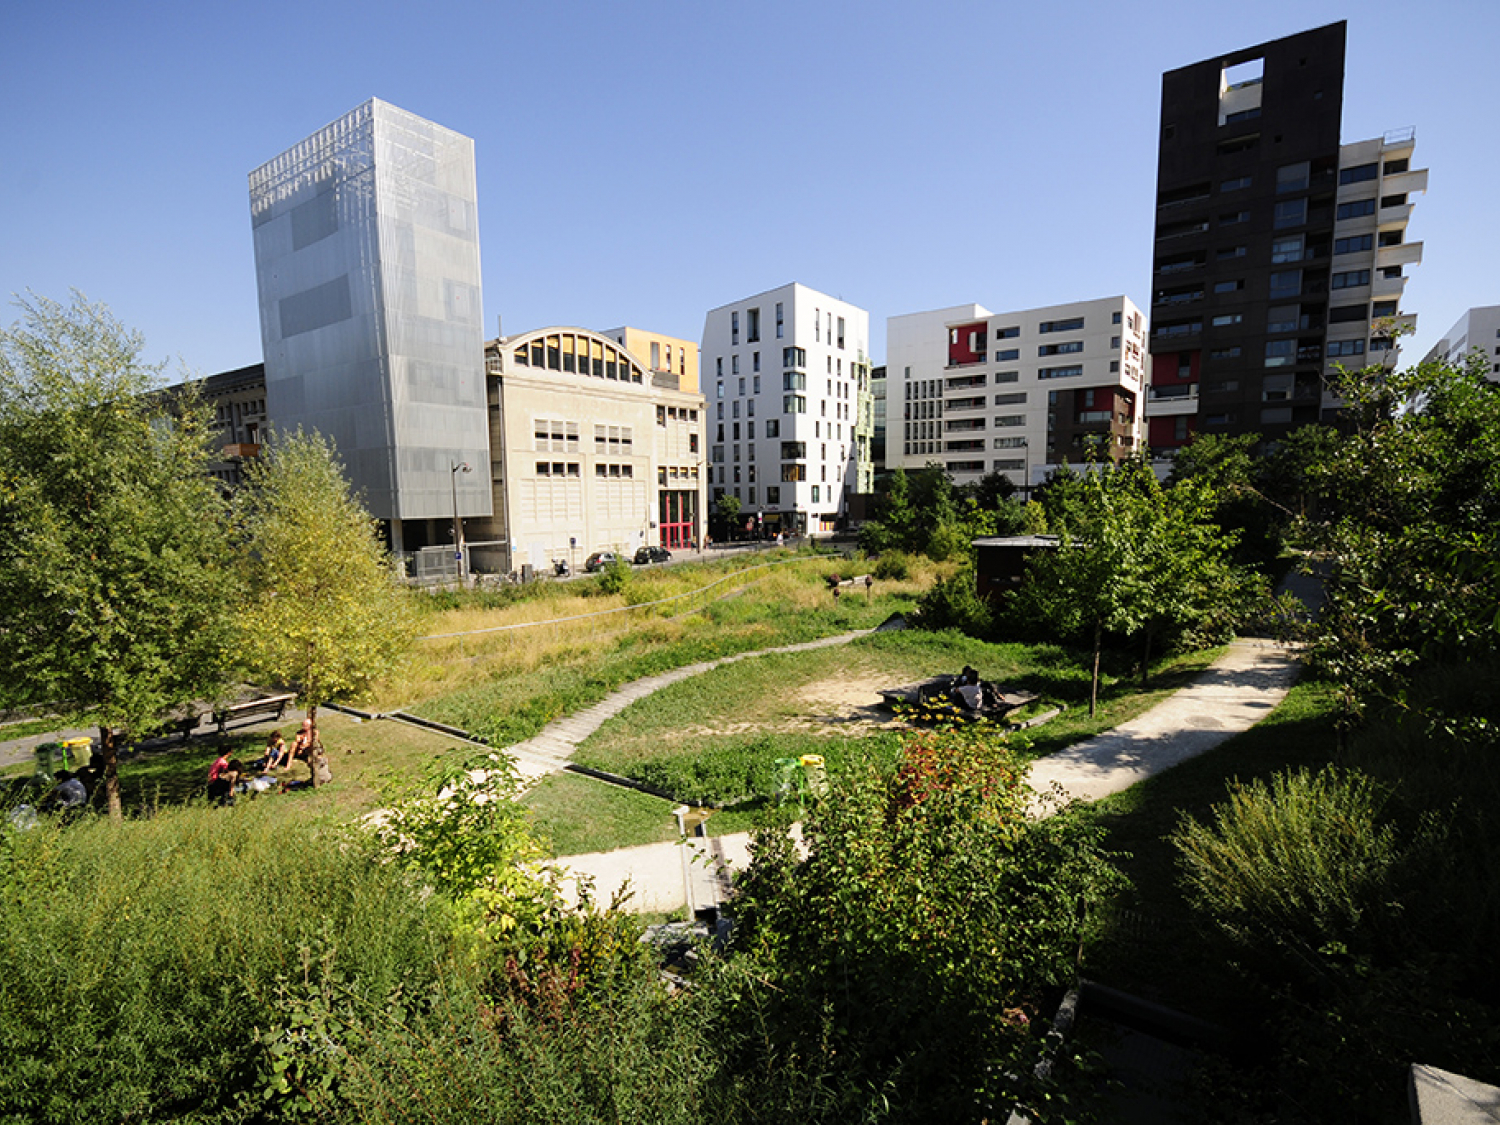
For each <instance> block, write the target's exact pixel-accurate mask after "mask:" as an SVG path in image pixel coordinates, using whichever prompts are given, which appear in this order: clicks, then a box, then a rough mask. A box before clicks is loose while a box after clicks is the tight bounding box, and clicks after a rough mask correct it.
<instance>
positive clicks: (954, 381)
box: [943, 360, 985, 391]
mask: <svg viewBox="0 0 1500 1125" xmlns="http://www.w3.org/2000/svg"><path fill="white" fill-rule="evenodd" d="M979 362H983V361H982V360H980V361H979ZM950 366H951V365H950ZM984 385H985V376H984V375H954V376H951V377H950V378H948V379H945V380H944V381H943V389H944V390H949V391H964V390H968V389H969V388H970V387H982V386H984Z"/></svg>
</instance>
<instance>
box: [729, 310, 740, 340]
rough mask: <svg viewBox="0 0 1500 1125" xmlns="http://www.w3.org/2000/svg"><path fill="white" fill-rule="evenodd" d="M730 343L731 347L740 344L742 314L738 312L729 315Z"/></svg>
mask: <svg viewBox="0 0 1500 1125" xmlns="http://www.w3.org/2000/svg"><path fill="white" fill-rule="evenodd" d="M729 342H730V344H731V345H737V344H738V343H739V342H740V314H739V313H737V312H732V313H730V314H729Z"/></svg>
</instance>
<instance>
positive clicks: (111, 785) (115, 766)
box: [99, 725, 125, 820]
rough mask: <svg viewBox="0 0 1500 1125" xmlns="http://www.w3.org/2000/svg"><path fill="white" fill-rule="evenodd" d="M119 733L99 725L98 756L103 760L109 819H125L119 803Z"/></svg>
mask: <svg viewBox="0 0 1500 1125" xmlns="http://www.w3.org/2000/svg"><path fill="white" fill-rule="evenodd" d="M119 749H120V747H119V735H118V733H117V732H115V731H114V730H112V729H110V728H109V727H107V726H103V725H101V726H100V727H99V756H100V757H101V758H102V759H103V760H104V797H105V800H106V801H107V802H108V804H109V818H110V819H111V820H124V819H125V806H124V805H123V804H121V803H120V758H119Z"/></svg>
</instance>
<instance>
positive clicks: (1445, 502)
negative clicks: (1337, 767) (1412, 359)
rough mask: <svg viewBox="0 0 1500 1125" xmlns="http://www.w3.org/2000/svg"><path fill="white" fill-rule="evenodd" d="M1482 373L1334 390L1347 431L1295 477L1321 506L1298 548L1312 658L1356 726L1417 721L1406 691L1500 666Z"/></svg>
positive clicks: (1483, 367) (1448, 368)
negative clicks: (1321, 587)
mask: <svg viewBox="0 0 1500 1125" xmlns="http://www.w3.org/2000/svg"><path fill="white" fill-rule="evenodd" d="M1486 371H1487V364H1486V363H1484V362H1474V363H1470V364H1468V365H1463V366H1458V365H1449V364H1438V363H1433V364H1422V365H1419V366H1417V367H1415V368H1412V369H1409V370H1406V371H1400V372H1395V371H1390V370H1387V369H1386V368H1384V367H1379V366H1376V367H1369V368H1365V369H1364V370H1362V371H1357V372H1343V373H1341V374H1340V376H1339V378H1338V380H1337V381H1336V384H1335V390H1336V392H1337V393H1338V394H1339V395H1340V397H1341V398H1342V399H1343V401H1344V403H1345V405H1346V415H1347V421H1348V426H1347V429H1346V431H1345V432H1344V433H1343V434H1342V435H1340V436H1337V437H1331V438H1328V439H1325V440H1324V441H1323V442H1322V443H1321V446H1320V450H1321V452H1322V453H1323V457H1322V458H1321V459H1320V460H1319V461H1317V462H1316V463H1315V464H1308V465H1307V466H1306V467H1305V468H1304V471H1303V476H1304V478H1311V483H1310V484H1309V485H1308V486H1307V487H1308V489H1309V491H1310V492H1312V493H1313V494H1314V496H1315V498H1316V499H1315V501H1314V503H1313V504H1312V505H1310V509H1309V511H1308V514H1307V515H1306V516H1304V518H1302V519H1301V520H1300V521H1299V522H1298V524H1297V527H1296V535H1297V538H1298V542H1299V543H1300V544H1301V545H1302V546H1303V547H1304V548H1305V549H1306V550H1307V551H1308V552H1309V553H1310V554H1311V556H1312V557H1313V559H1314V560H1315V561H1316V563H1317V564H1318V565H1319V566H1320V567H1321V569H1322V570H1323V572H1324V574H1325V575H1326V578H1325V590H1326V593H1327V599H1328V600H1327V604H1326V605H1325V606H1324V608H1323V611H1322V614H1321V616H1320V619H1319V621H1318V624H1317V627H1316V630H1315V633H1314V642H1313V646H1312V656H1313V659H1314V661H1315V662H1316V663H1317V664H1319V665H1320V666H1321V667H1322V668H1323V669H1324V670H1325V671H1327V672H1329V673H1330V674H1331V675H1332V676H1333V677H1334V678H1335V679H1336V680H1337V681H1338V682H1339V683H1340V684H1341V685H1342V687H1343V690H1344V698H1345V705H1346V708H1347V711H1348V715H1349V717H1350V718H1351V719H1352V718H1357V717H1358V716H1359V715H1360V714H1362V713H1363V710H1364V708H1365V706H1366V705H1367V703H1368V702H1370V701H1372V700H1387V701H1393V702H1397V703H1399V704H1400V705H1402V706H1403V707H1409V708H1412V709H1414V710H1418V711H1420V710H1422V709H1423V701H1422V699H1421V698H1419V697H1418V696H1416V695H1414V694H1412V693H1411V691H1410V686H1411V684H1412V683H1413V681H1414V679H1415V678H1417V677H1419V676H1422V675H1424V674H1431V673H1432V672H1434V671H1435V670H1438V669H1442V668H1445V667H1447V668H1456V667H1462V666H1466V665H1475V664H1480V663H1485V662H1494V661H1497V660H1500V387H1497V386H1496V385H1495V384H1494V383H1491V382H1490V381H1489V379H1488V378H1487V376H1486ZM1496 710H1500V709H1496ZM1496 720H1500V713H1497V714H1492V715H1490V716H1489V717H1487V718H1484V720H1483V724H1482V725H1484V726H1486V727H1487V729H1488V732H1489V733H1488V734H1487V735H1486V737H1488V738H1494V737H1496V735H1495V727H1494V723H1495V721H1496ZM1476 729H1477V728H1476Z"/></svg>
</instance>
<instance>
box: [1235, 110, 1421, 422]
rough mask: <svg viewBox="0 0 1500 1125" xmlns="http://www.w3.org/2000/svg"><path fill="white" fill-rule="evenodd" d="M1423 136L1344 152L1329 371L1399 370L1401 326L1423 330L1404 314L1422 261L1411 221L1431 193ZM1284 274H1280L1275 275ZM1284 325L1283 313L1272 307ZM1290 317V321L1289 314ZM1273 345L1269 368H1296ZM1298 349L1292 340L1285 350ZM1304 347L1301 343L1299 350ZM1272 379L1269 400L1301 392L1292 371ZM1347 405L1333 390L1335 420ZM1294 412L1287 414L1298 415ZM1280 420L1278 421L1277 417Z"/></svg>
mask: <svg viewBox="0 0 1500 1125" xmlns="http://www.w3.org/2000/svg"><path fill="white" fill-rule="evenodd" d="M1415 147H1416V133H1415V131H1414V130H1410V129H1405V130H1401V131H1399V132H1395V133H1389V134H1387V135H1386V136H1384V137H1378V138H1376V139H1374V140H1369V141H1359V142H1356V143H1354V144H1347V145H1341V146H1340V147H1339V183H1338V195H1337V197H1336V203H1335V207H1334V223H1333V258H1332V263H1331V266H1330V273H1329V277H1328V328H1327V334H1326V337H1325V340H1324V355H1323V361H1324V364H1325V365H1326V367H1327V368H1330V369H1331V368H1333V367H1335V366H1339V365H1342V366H1344V367H1350V368H1354V367H1362V366H1364V365H1365V364H1366V363H1373V362H1383V363H1387V364H1390V365H1394V364H1395V363H1396V361H1397V356H1398V355H1399V351H1400V348H1399V344H1398V342H1397V337H1396V336H1395V335H1394V334H1393V333H1395V331H1396V329H1397V328H1398V327H1399V328H1400V329H1403V330H1406V331H1410V330H1412V329H1414V328H1415V327H1416V323H1417V318H1416V315H1415V314H1414V313H1405V312H1403V311H1402V309H1401V297H1402V294H1403V293H1404V292H1405V290H1406V280H1407V275H1406V270H1407V267H1409V266H1414V265H1418V264H1420V263H1421V261H1422V244H1421V243H1420V242H1408V241H1406V228H1407V225H1408V224H1409V223H1410V222H1411V211H1412V202H1411V197H1412V196H1413V195H1414V194H1416V193H1417V192H1425V191H1426V190H1427V169H1425V168H1422V169H1413V168H1412V167H1411V157H1412V152H1413V150H1414V149H1415ZM1298 250H1301V240H1300V239H1299V238H1296V237H1291V238H1286V239H1282V240H1281V241H1279V242H1277V243H1276V244H1274V245H1273V247H1272V258H1273V260H1277V254H1278V253H1280V254H1282V255H1287V254H1290V253H1292V252H1294V251H1298ZM1276 276H1279V275H1273V279H1274V277H1276ZM1270 311H1271V322H1272V324H1273V325H1274V324H1275V322H1276V321H1277V316H1276V314H1277V313H1278V311H1280V310H1278V308H1276V307H1273V308H1272V309H1271V310H1270ZM1282 319H1290V318H1289V317H1285V316H1283V317H1282ZM1273 346H1275V345H1273V344H1269V343H1268V344H1267V345H1266V351H1267V356H1266V366H1267V367H1268V368H1269V367H1271V366H1272V364H1273V362H1280V363H1283V364H1287V365H1290V364H1291V363H1292V362H1293V361H1294V357H1293V356H1291V355H1290V354H1287V353H1283V355H1281V356H1280V357H1272V355H1271V354H1270V353H1271V348H1272V347H1273ZM1282 346H1283V347H1284V348H1290V347H1291V343H1290V342H1286V343H1285V344H1283V345H1282ZM1299 350H1300V345H1299ZM1276 378H1277V376H1275V375H1272V374H1267V376H1266V379H1265V383H1264V388H1265V393H1266V401H1267V402H1272V401H1275V400H1274V399H1273V397H1272V396H1273V395H1274V394H1276V393H1277V392H1283V395H1282V397H1283V399H1284V400H1290V398H1291V397H1292V394H1293V393H1294V388H1293V385H1292V384H1293V379H1292V376H1291V375H1290V374H1288V375H1285V376H1282V377H1281V378H1282V379H1283V382H1284V385H1283V386H1277V385H1276V383H1275V380H1276ZM1339 406H1340V403H1339V401H1338V399H1337V398H1335V397H1334V396H1333V395H1332V394H1331V393H1330V392H1329V391H1328V390H1327V387H1326V382H1325V389H1324V391H1323V399H1322V411H1323V415H1324V417H1325V419H1331V418H1332V416H1333V414H1334V413H1335V412H1336V411H1337V410H1338V408H1339ZM1290 416H1291V415H1290V408H1287V417H1288V419H1289V418H1290ZM1273 420H1274V419H1273Z"/></svg>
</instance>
